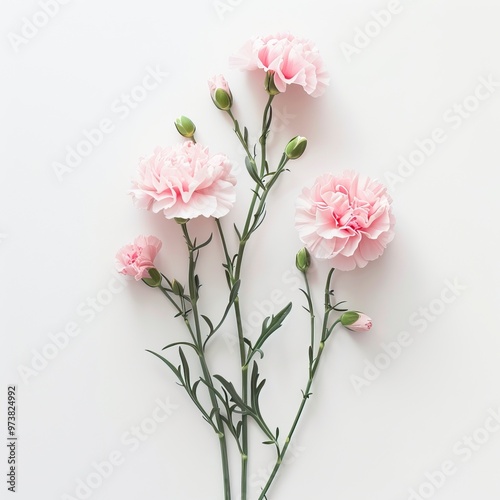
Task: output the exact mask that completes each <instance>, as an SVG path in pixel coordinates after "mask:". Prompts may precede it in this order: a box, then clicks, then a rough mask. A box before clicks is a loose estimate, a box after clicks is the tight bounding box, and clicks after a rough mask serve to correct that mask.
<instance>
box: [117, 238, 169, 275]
mask: <svg viewBox="0 0 500 500" xmlns="http://www.w3.org/2000/svg"><path fill="white" fill-rule="evenodd" d="M160 248H161V241H160V240H159V239H158V238H156V237H155V236H138V237H137V238H136V239H135V240H134V243H132V244H131V245H125V246H124V247H123V248H121V249H120V250H119V251H118V253H117V254H116V268H117V270H118V272H119V273H121V274H125V275H127V276H133V277H134V278H135V279H136V280H137V281H139V280H140V279H142V278H149V272H148V271H149V269H151V268H152V267H154V260H155V258H156V255H157V254H158V252H159V251H160Z"/></svg>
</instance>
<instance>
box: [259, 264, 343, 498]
mask: <svg viewBox="0 0 500 500" xmlns="http://www.w3.org/2000/svg"><path fill="white" fill-rule="evenodd" d="M332 274H333V270H331V271H330V273H329V274H328V278H327V281H326V286H325V311H324V316H323V327H322V332H321V341H320V343H319V346H318V351H317V354H316V357H315V358H313V357H312V354H311V355H310V357H309V377H308V380H307V384H306V387H305V390H304V391H302V400H301V402H300V406H299V409H298V411H297V414H296V415H295V419H294V421H293V424H292V426H291V428H290V431H289V432H288V435H287V437H286V439H285V444H284V446H283V449H282V450H281V453H280V454H279V456H278V458H277V460H276V463H275V465H274V468H273V470H272V472H271V475H270V476H269V479H268V480H267V483H266V484H265V486H264V488H263V490H262V492H261V494H260V496H259V500H263V499H264V498H266V493H267V492H268V491H269V488H270V487H271V484H272V483H273V481H274V479H275V478H276V474H277V473H278V471H279V469H280V467H281V464H282V463H283V459H284V458H285V455H286V452H287V450H288V447H289V446H290V442H291V441H292V437H293V434H294V432H295V429H296V428H297V425H298V423H299V421H300V418H301V416H302V413H303V411H304V408H305V406H306V403H307V401H308V399H309V398H310V396H311V395H312V393H311V387H312V384H313V381H314V376H315V375H316V372H317V370H318V367H319V363H320V361H321V356H322V354H323V351H324V348H325V342H326V340H327V339H328V336H329V334H328V332H330V333H331V332H332V330H333V329H334V328H335V326H336V325H337V324H338V323H340V320H337V321H335V322H334V323H333V324H332V325H331V326H330V327H328V317H329V315H330V313H331V310H332V309H331V303H330V293H329V292H330V281H331V278H332ZM304 278H305V281H306V287H307V292H308V297H307V299H308V304H309V313H310V316H311V330H312V331H313V329H314V322H313V319H314V309H313V307H312V300H311V295H310V293H309V284H308V280H307V275H306V273H304ZM326 291H328V294H326ZM313 342H314V340H313V336H312V335H311V346H310V347H309V349H310V352H311V351H312V346H313Z"/></svg>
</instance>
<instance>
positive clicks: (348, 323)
mask: <svg viewBox="0 0 500 500" xmlns="http://www.w3.org/2000/svg"><path fill="white" fill-rule="evenodd" d="M340 322H341V323H342V324H343V325H344V326H345V327H346V328H347V329H348V330H351V332H367V331H368V330H370V328H371V327H372V325H373V323H372V320H371V318H370V317H368V316H367V315H366V314H363V313H360V312H358V311H347V312H345V313H344V314H342V316H341V317H340Z"/></svg>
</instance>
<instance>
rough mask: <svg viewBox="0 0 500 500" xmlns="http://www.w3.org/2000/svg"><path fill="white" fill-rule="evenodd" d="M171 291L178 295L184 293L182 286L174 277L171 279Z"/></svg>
mask: <svg viewBox="0 0 500 500" xmlns="http://www.w3.org/2000/svg"><path fill="white" fill-rule="evenodd" d="M172 292H173V293H174V295H178V296H179V297H180V296H182V295H184V287H183V286H182V285H181V284H180V283H179V282H178V281H177V280H176V279H174V280H173V281H172Z"/></svg>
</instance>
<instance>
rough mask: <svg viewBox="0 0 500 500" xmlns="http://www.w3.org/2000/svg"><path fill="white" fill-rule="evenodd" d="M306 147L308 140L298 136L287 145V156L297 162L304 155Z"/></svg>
mask: <svg viewBox="0 0 500 500" xmlns="http://www.w3.org/2000/svg"><path fill="white" fill-rule="evenodd" d="M306 147H307V139H306V138H305V137H301V136H300V135H297V136H296V137H294V138H293V139H292V140H291V141H290V142H289V143H288V144H287V145H286V148H285V154H286V155H287V157H288V159H289V160H296V159H297V158H300V157H301V156H302V155H303V154H304V151H305V150H306Z"/></svg>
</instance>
